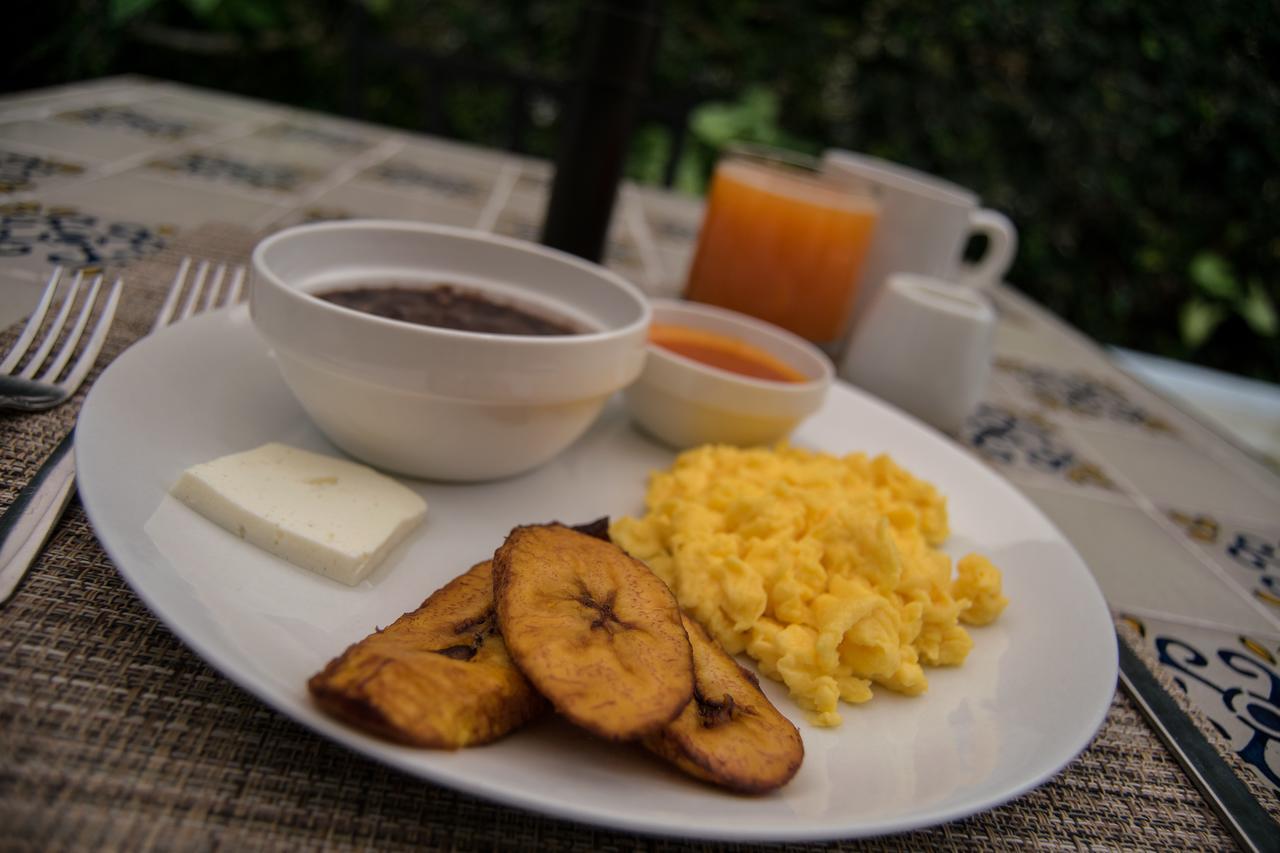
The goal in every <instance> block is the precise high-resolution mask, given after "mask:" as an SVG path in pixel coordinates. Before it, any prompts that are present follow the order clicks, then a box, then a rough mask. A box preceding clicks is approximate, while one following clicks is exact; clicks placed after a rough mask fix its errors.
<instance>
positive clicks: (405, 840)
mask: <svg viewBox="0 0 1280 853" xmlns="http://www.w3.org/2000/svg"><path fill="white" fill-rule="evenodd" d="M253 239H254V238H253V235H252V234H250V233H249V232H247V231H244V230H243V229H239V228H235V227H213V228H206V229H201V230H200V231H198V232H194V233H192V234H190V235H187V236H186V237H184V238H182V239H180V240H179V241H178V242H176V243H175V245H174V246H173V247H172V248H171V249H169V250H166V251H165V252H163V253H161V254H160V255H157V256H156V257H154V258H152V259H150V260H148V261H145V262H140V263H137V264H135V265H133V266H131V267H130V268H129V269H128V270H127V277H126V281H127V283H128V289H127V294H126V299H125V302H124V303H123V304H122V307H121V315H120V321H119V322H118V323H117V326H116V329H115V331H114V332H113V335H112V338H111V340H110V342H109V346H108V348H107V349H108V352H109V353H110V355H112V356H114V355H115V354H118V353H119V352H120V351H122V350H123V349H124V347H126V346H127V345H128V344H129V343H130V342H132V340H134V339H136V338H137V337H139V336H140V335H142V334H144V333H145V332H146V331H147V329H148V328H149V327H150V323H151V318H152V316H154V313H155V311H156V309H157V308H158V306H159V304H160V302H161V301H162V298H163V295H164V293H165V291H166V289H167V287H168V284H169V281H170V280H171V279H172V276H173V272H174V270H175V268H176V266H177V260H178V258H179V257H180V256H181V255H182V254H187V253H190V254H194V255H197V256H200V257H211V258H214V259H229V260H243V259H244V257H246V256H247V253H248V250H249V247H250V246H251V245H252V243H253ZM13 334H14V332H13V330H9V331H8V332H7V333H6V334H5V335H3V336H0V345H3V344H7V342H8V339H11V338H12V336H13ZM102 363H105V359H104V360H103V362H102ZM78 405H79V404H78V401H77V402H73V403H72V404H69V405H67V406H63V407H61V408H60V409H58V410H55V411H54V412H52V413H45V414H42V415H35V416H20V417H19V416H8V417H5V418H3V419H0V439H2V440H3V463H2V464H3V474H4V479H3V481H2V484H0V502H2V503H3V505H6V506H7V505H8V503H9V502H11V501H12V499H13V496H14V495H15V494H16V492H17V490H18V489H19V488H20V487H21V485H22V484H24V483H25V482H26V480H27V479H29V477H30V476H31V475H32V474H33V473H34V471H35V469H36V468H37V467H38V465H39V464H40V461H41V460H42V459H43V458H44V456H45V455H47V453H48V452H49V450H51V449H52V447H53V446H54V445H55V444H56V443H57V441H58V440H59V439H60V438H61V436H62V435H63V434H65V431H66V429H67V428H69V426H70V423H71V421H72V420H73V418H74V415H75V412H76V410H77V409H78ZM1139 651H1140V649H1139ZM1197 720H1198V722H1199V723H1200V724H1201V726H1202V728H1204V729H1206V731H1207V733H1210V734H1212V729H1211V727H1209V726H1208V724H1207V723H1205V722H1204V721H1203V720H1201V719H1199V718H1198V715H1197ZM1215 737H1216V735H1215ZM1217 743H1218V744H1219V748H1220V749H1223V751H1224V754H1227V755H1228V758H1229V759H1234V758H1235V756H1232V755H1230V754H1229V750H1226V749H1225V747H1224V745H1222V744H1221V741H1220V740H1218V741H1217ZM1233 766H1236V767H1237V768H1238V772H1239V768H1240V767H1241V765H1240V764H1239V762H1238V760H1237V761H1235V762H1234V765H1233ZM1241 775H1242V777H1245V776H1247V774H1244V773H1242V774H1241ZM1255 790H1257V788H1255ZM1271 802H1272V804H1274V802H1275V801H1274V798H1272V801H1271ZM1273 814H1275V812H1274V811H1273ZM0 827H2V829H0V848H5V849H30V850H57V849H77V850H90V849H92V850H98V849H113V848H116V849H118V848H127V849H152V848H160V849H191V848H194V849H203V848H214V847H226V848H230V849H240V848H252V849H272V848H279V849H290V850H293V849H310V848H325V849H369V848H376V849H379V850H398V849H411V848H412V849H422V848H426V849H457V850H476V849H531V848H537V849H551V850H613V849H619V850H620V849H636V848H651V849H669V848H675V847H680V848H682V849H683V848H690V849H706V850H712V849H752V848H747V847H741V846H737V845H730V846H724V845H712V844H695V845H690V844H687V843H683V842H678V841H670V840H663V839H651V838H646V837H642V836H637V835H628V834H618V833H613V832H609V831H604V830H597V829H593V828H591V827H587V826H583V825H580V824H575V823H569V822H564V821H559V820H553V819H550V818H546V817H542V816H539V815H535V814H530V813H527V812H523V811H519V810H515V809H511V808H507V807H503V806H498V805H494V804H490V803H487V802H485V801H481V800H478V799H475V798H473V797H470V796H467V795H464V794H460V793H457V792H455V791H452V790H450V789H447V788H441V787H437V786H434V785H431V784H429V783H426V782H422V781H419V780H416V779H411V778H409V777H406V776H404V775H401V774H400V773H398V772H397V771H394V770H390V769H387V768H385V767H383V766H381V765H378V764H375V763H373V762H371V761H369V760H367V759H364V758H362V757H360V756H357V755H355V754H354V753H351V752H348V751H347V750H345V749H343V748H341V747H338V746H336V745H334V744H332V743H330V742H328V741H326V740H324V739H322V738H319V737H317V736H315V735H313V734H311V732H310V731H309V730H307V729H304V728H302V727H300V726H298V725H296V724H295V723H293V722H292V721H290V720H288V719H287V718H285V717H282V716H281V715H279V714H277V713H275V712H274V711H272V710H270V709H269V708H267V707H266V706H264V705H263V704H262V703H261V702H259V701H258V700H256V699H254V698H253V697H251V696H249V695H248V694H246V693H244V692H243V691H241V690H240V689H239V688H238V687H236V686H235V685H233V684H232V683H231V682H229V681H227V680H226V679H225V678H223V677H222V676H220V675H219V674H218V673H216V672H214V671H213V670H211V669H210V668H209V667H208V666H206V665H205V664H204V663H203V662H202V661H201V660H200V659H199V658H197V657H196V656H195V655H194V654H193V653H192V652H190V651H189V650H187V648H186V647H185V646H183V645H182V644H181V643H180V642H179V641H178V640H177V639H176V638H175V637H173V635H172V634H170V633H169V631H168V630H167V629H166V628H165V627H164V626H163V625H161V624H160V623H159V622H158V621H157V620H156V618H155V617H154V616H153V615H152V614H151V613H150V612H148V611H147V609H146V608H145V606H144V605H143V604H142V603H141V602H140V601H139V600H138V598H137V597H136V596H135V595H134V594H133V592H132V591H131V590H130V589H129V588H128V587H127V586H126V585H125V584H124V582H123V581H122V580H121V578H120V576H119V574H118V573H117V572H116V570H115V568H114V567H113V566H112V564H111V562H110V560H109V559H108V558H107V556H106V555H105V554H104V553H103V551H102V549H101V547H100V546H99V545H98V542H97V540H96V538H95V537H94V535H93V532H92V530H91V529H90V528H89V525H88V522H87V520H86V518H85V515H84V513H83V511H82V509H81V507H80V505H79V502H78V501H75V500H73V501H72V504H71V506H70V507H69V509H68V511H67V513H66V515H65V516H64V518H63V520H62V521H61V522H60V523H59V525H58V527H57V528H56V529H55V531H54V535H53V537H52V538H51V540H50V542H49V544H48V545H47V546H46V548H45V550H44V551H43V552H42V553H41V555H40V557H39V558H38V559H37V561H36V563H35V565H34V566H33V567H32V570H31V573H30V574H29V575H28V577H27V578H26V579H25V580H24V581H23V583H22V584H21V585H20V586H19V588H18V590H17V592H16V593H15V595H14V598H13V599H11V600H10V601H9V603H8V604H6V605H4V606H3V608H2V609H0ZM979 846H980V847H982V848H990V849H1006V848H1020V847H1027V846H1035V847H1037V848H1042V849H1050V850H1057V849H1062V850H1068V849H1070V850H1075V849H1078V848H1081V847H1106V848H1156V847H1160V848H1166V847H1176V848H1183V849H1225V848H1230V847H1232V846H1233V845H1232V841H1231V839H1230V836H1228V835H1227V833H1226V830H1225V829H1224V828H1223V826H1222V824H1221V823H1220V822H1219V820H1218V819H1217V817H1216V816H1215V815H1214V814H1213V812H1212V811H1211V810H1210V809H1209V808H1208V806H1207V805H1206V804H1205V802H1204V801H1203V799H1202V798H1201V797H1200V795H1199V793H1198V792H1197V791H1196V790H1195V788H1194V787H1193V786H1192V785H1191V783H1190V782H1189V781H1188V779H1187V777H1186V776H1185V775H1184V774H1183V772H1182V770H1181V768H1180V767H1179V766H1178V765H1177V764H1176V763H1175V761H1174V760H1173V758H1172V757H1171V755H1170V754H1169V753H1168V752H1167V750H1166V749H1165V748H1164V746H1163V745H1162V744H1161V743H1160V742H1159V741H1158V740H1157V738H1156V737H1155V735H1154V734H1153V732H1152V731H1151V729H1150V728H1148V726H1147V725H1146V724H1145V722H1144V721H1143V720H1142V718H1141V717H1140V715H1139V714H1138V713H1137V711H1136V710H1135V709H1134V707H1133V706H1132V705H1131V704H1130V702H1129V701H1128V700H1127V699H1126V698H1125V697H1124V696H1123V695H1120V694H1117V696H1116V697H1115V698H1114V699H1113V702H1112V706H1111V709H1110V712H1109V714H1108V716H1107V719H1106V721H1105V723H1104V725H1103V727H1102V729H1101V730H1100V731H1099V733H1098V736H1097V737H1096V739H1095V740H1094V742H1093V743H1092V745H1091V746H1090V747H1089V748H1088V749H1087V750H1086V751H1085V752H1084V753H1082V754H1081V755H1080V756H1079V757H1078V758H1077V759H1076V760H1075V761H1073V762H1072V763H1071V764H1070V765H1069V766H1068V767H1067V768H1066V769H1065V770H1064V771H1063V772H1062V773H1061V774H1059V775H1058V776H1057V777H1056V778H1055V779H1053V780H1052V781H1050V782H1048V783H1047V784H1045V785H1043V786H1041V787H1040V788H1038V789H1036V790H1035V791H1033V792H1031V793H1029V794H1027V795H1025V796H1023V797H1021V798H1019V799H1017V800H1015V801H1014V802H1012V803H1009V804H1007V805H1005V806H1003V807H1000V808H997V809H994V810H992V811H989V812H986V813H984V814H981V815H977V816H975V817H972V818H969V819H967V820H961V821H956V822H953V823H950V824H947V825H944V826H941V827H936V828H934V829H931V830H927V831H921V832H916V833H912V834H909V835H904V836H897V837H892V838H886V839H873V840H871V841H869V842H864V843H862V844H854V843H847V844H835V845H824V846H787V847H783V848H778V847H769V848H762V849H774V850H776V849H788V850H800V849H846V848H847V849H853V848H857V849H869V850H900V849H911V850H944V849H955V848H970V847H979Z"/></svg>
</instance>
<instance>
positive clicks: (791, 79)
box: [0, 0, 1280, 381]
mask: <svg viewBox="0 0 1280 853" xmlns="http://www.w3.org/2000/svg"><path fill="white" fill-rule="evenodd" d="M351 2H362V3H363V6H362V8H363V9H365V10H366V11H367V12H368V14H369V17H370V20H371V22H372V26H373V27H374V28H375V29H376V30H380V31H382V32H384V33H387V34H391V35H394V37H395V38H396V39H397V40H399V41H404V42H410V43H414V44H418V45H421V46H423V47H425V48H428V49H429V50H431V51H432V52H434V53H436V54H438V55H441V56H447V57H452V58H454V59H461V60H466V61H468V62H472V63H474V64H475V65H477V66H479V65H489V66H499V67H502V68H506V69H509V70H512V71H515V72H517V73H528V74H535V75H539V76H543V77H549V78H553V79H567V78H569V77H570V76H571V75H572V73H573V71H574V59H575V57H576V56H577V55H578V52H579V51H578V49H577V46H578V32H577V27H578V22H579V20H580V17H581V14H580V13H581V11H582V7H583V5H584V4H583V3H582V2H570V0H530V1H529V2H518V1H517V0H509V2H501V0H477V2H463V0H441V2H425V0H351ZM16 5H17V6H18V7H24V6H25V7H27V11H28V12H29V16H28V17H27V19H28V20H31V21H33V22H36V28H35V29H34V30H29V32H34V33H35V36H34V37H24V38H23V39H22V40H20V42H19V44H18V46H17V48H16V50H15V51H13V52H12V53H11V54H10V55H9V56H8V57H7V58H6V60H4V62H5V63H6V64H7V65H9V66H11V67H7V68H6V67H5V66H3V65H0V69H3V72H4V73H3V74H2V75H0V79H3V81H4V84H3V85H4V86H5V87H6V88H11V89H19V88H27V87H30V86H36V85H43V84H49V83H54V82H59V81H62V80H67V79H75V78H78V77H83V76H90V75H96V74H103V73H115V72H120V71H138V72H142V73H149V74H155V75H157V76H163V77H167V78H170V79H179V80H189V81H191V82H195V83H199V84H203V85H210V86H215V87H219V88H224V89H233V90H238V91H242V92H246V93H248V94H253V95H257V96H259V97H266V98H270V99H275V100H280V101H285V102H291V103H296V104H300V105H303V106H308V107H313V108H318V109H322V110H329V111H335V112H337V111H342V110H343V109H344V108H345V107H346V106H347V104H348V101H347V99H346V97H345V94H344V91H345V90H344V84H345V80H346V79H347V77H346V71H347V66H346V63H347V62H348V60H349V53H348V52H347V43H346V35H347V33H348V32H349V21H350V18H349V15H350V11H351V10H350V6H349V3H348V2H344V0H274V2H273V1H272V0H48V2H44V3H39V4H37V3H33V2H23V0H20V2H18V3H17V4H16ZM21 16H22V15H21V13H20V17H21ZM157 24H158V25H162V26H165V27H180V28H184V29H187V30H194V31H198V32H209V33H220V34H223V35H229V36H233V37H234V40H235V41H236V43H238V44H239V47H238V48H236V49H234V50H231V51H227V50H223V51H221V52H218V51H212V50H211V51H210V52H209V53H208V54H207V55H205V56H197V55H193V54H192V53H191V51H190V50H185V51H183V50H173V49H168V50H166V47H165V44H164V37H163V32H161V33H159V34H157V33H156V32H154V31H149V30H148V27H150V28H151V30H154V29H155V27H154V25H157ZM1278 57H1280V6H1278V5H1277V4H1276V3H1275V2H1274V0H1232V2H1225V0H1209V2H1204V3H1198V4H1179V3H1152V2H1149V0H1096V2H1083V0H1041V2H1036V3H1028V2H1025V0H954V2H951V3H929V2H922V0H855V2H847V3H837V2H817V0H811V2H801V1H800V0H792V2H788V3H780V2H759V0H690V2H675V1H674V0H670V2H667V3H666V4H665V9H664V26H663V31H662V36H661V41H660V46H659V50H658V55H657V57H656V62H655V67H654V71H653V80H652V84H651V93H652V94H653V95H654V96H655V97H657V98H663V97H670V96H672V95H674V94H687V93H690V92H692V93H700V94H703V95H705V98H706V104H705V105H704V106H703V107H702V108H700V109H699V110H697V111H696V112H695V113H694V114H693V116H692V118H691V121H690V129H691V134H692V140H691V142H690V144H689V145H687V146H686V150H685V152H684V155H683V156H682V158H681V159H680V163H679V168H678V170H677V185H678V186H679V187H680V188H682V189H685V190H688V191H694V192H696V191H699V190H700V189H701V187H702V186H703V184H704V182H705V180H706V176H707V174H708V173H709V169H710V166H711V164H712V163H713V162H714V158H715V153H716V151H717V149H718V148H719V147H720V146H722V145H723V144H724V143H725V142H726V141H728V140H729V139H733V138H742V139H753V140H756V141H762V142H769V143H772V144H777V145H784V146H788V147H792V148H797V149H800V150H810V151H817V150H820V149H821V148H822V147H824V146H828V145H831V146H838V147H843V148H851V149H855V150H861V151H867V152H870V153H873V154H877V155H880V156H883V157H887V158H890V159H893V160H898V161H901V162H904V163H907V164H910V165H912V166H915V167H918V168H921V169H925V170H927V171H930V172H934V173H936V174H939V175H943V176H945V177H947V178H950V179H952V180H954V181H956V182H958V183H961V184H964V185H966V186H969V187H971V188H973V189H975V190H976V191H978V192H979V193H980V194H981V195H982V196H983V199H984V202H985V203H986V204H988V205H990V206H993V207H996V208H999V209H1001V210H1003V211H1005V212H1006V213H1008V214H1009V215H1010V217H1011V218H1012V219H1013V220H1014V221H1015V222H1016V223H1017V225H1018V228H1019V232H1020V235H1021V247H1020V249H1019V253H1018V258H1017V261H1016V263H1015V265H1014V268H1013V270H1012V271H1011V273H1010V276H1009V278H1010V280H1011V281H1012V282H1013V283H1015V284H1016V285H1017V286H1018V287H1020V288H1021V289H1023V290H1024V291H1026V292H1027V293H1029V294H1030V295H1032V296H1033V297H1034V298H1036V299H1037V300H1039V301H1041V302H1042V303H1044V304H1046V305H1047V306H1049V307H1050V308H1051V309H1053V310H1054V311H1057V312H1058V313H1060V314H1062V315H1063V316H1065V317H1066V318H1068V319H1069V320H1070V321H1071V322H1072V323H1074V324H1075V325H1076V326H1078V327H1079V328H1081V329H1082V330H1084V331H1085V332H1086V333H1088V334H1089V335H1091V336H1093V337H1095V338H1097V339H1099V340H1101V341H1104V342H1108V343H1116V344H1121V345H1124V346H1129V347H1133V348H1135V349H1139V350H1144V351H1148V352H1154V353H1159V354H1162V355H1166V356H1169V357H1173V358H1181V359H1191V360H1195V361H1198V362H1201V363H1204V364H1207V365H1210V366H1214V367H1218V368H1221V369H1225V370H1230V371H1233V372H1236V373H1241V374H1245V375H1251V376H1255V377H1259V378H1264V379H1269V380H1271V381H1280V338H1277V336H1276V333H1277V329H1276V326H1277V323H1276V311H1275V306H1276V304H1277V303H1280V227H1278V223H1280V59H1278ZM361 95H362V99H363V101H364V103H365V104H366V106H367V108H368V115H369V117H370V118H371V119H373V120H376V121H381V122H386V123H392V124H399V125H403V126H407V127H415V126H419V125H420V123H421V122H422V118H423V115H424V113H425V112H426V111H428V110H434V111H436V113H435V114H436V115H437V116H439V117H441V118H442V119H443V122H444V124H445V125H447V126H448V128H449V129H450V131H451V132H452V133H454V134H456V135H459V136H463V137H465V138H469V139H473V140H475V141H478V142H482V143H486V144H501V143H502V141H503V128H504V122H506V121H507V120H508V117H509V109H508V107H509V105H510V104H509V101H508V98H509V97H510V93H509V92H507V91H506V90H505V89H504V88H503V87H502V86H500V85H496V84H493V83H492V82H489V83H486V82H484V81H483V80H482V81H478V82H472V83H469V84H467V85H464V86H461V87H457V88H455V89H451V90H448V91H443V90H440V89H439V88H438V87H435V88H433V84H430V83H427V82H425V81H424V80H423V79H422V75H421V74H420V73H417V69H415V68H414V67H413V66H412V64H411V63H404V62H395V63H390V64H389V66H388V67H383V68H381V69H379V70H378V71H377V73H374V69H373V68H372V67H371V68H370V73H369V75H368V82H367V87H366V91H364V92H362V93H361ZM559 114H560V113H559V110H558V108H557V105H556V104H555V103H554V101H553V99H550V98H544V99H541V100H538V101H536V102H535V105H534V109H533V111H532V114H531V116H529V134H528V141H527V145H528V147H529V148H530V149H531V150H532V151H533V152H534V153H542V154H550V153H551V152H552V151H553V150H554V144H555V136H556V130H557V129H558V126H559ZM671 144H672V140H671V139H670V136H669V134H668V133H666V132H665V131H664V130H663V129H661V128H660V127H658V126H657V125H650V126H646V127H643V128H641V129H640V130H639V131H638V132H637V134H636V138H635V142H634V145H633V151H632V156H631V160H630V164H629V171H630V173H631V174H632V176H633V177H635V178H637V179H640V180H650V181H654V180H658V179H659V178H660V176H661V174H662V164H663V163H664V162H665V158H666V156H667V153H668V152H669V151H670V146H671Z"/></svg>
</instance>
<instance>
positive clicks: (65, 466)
mask: <svg viewBox="0 0 1280 853" xmlns="http://www.w3.org/2000/svg"><path fill="white" fill-rule="evenodd" d="M191 266H192V261H191V259H190V258H183V259H182V263H181V264H180V265H179V266H178V272H177V274H176V275H175V276H174V277H173V283H172V284H170V285H169V293H168V295H167V296H166V297H165V301H164V305H162V306H161V308H160V312H159V313H158V314H157V315H156V321H155V323H154V324H153V325H152V327H151V331H152V332H154V331H155V330H156V329H159V328H161V327H163V326H167V325H170V324H173V323H177V322H180V321H182V320H185V319H187V318H188V317H191V316H192V315H194V314H197V313H199V312H201V311H206V310H209V309H211V308H220V307H223V306H225V305H234V304H235V303H236V302H239V301H240V296H241V292H242V290H243V287H244V267H235V268H234V269H232V270H231V278H230V283H229V285H228V286H227V287H225V288H224V287H223V283H224V282H225V281H226V280H227V271H228V268H227V266H226V264H218V265H217V266H213V265H211V264H210V263H209V262H208V261H201V262H200V263H199V264H197V265H196V272H195V276H194V278H193V279H192V280H191V282H190V284H188V283H187V276H188V273H190V271H191ZM118 289H119V282H117V283H116V290H117V291H118ZM184 292H185V298H184V296H183V294H184ZM115 296H117V297H118V293H117V294H115ZM179 304H181V308H179ZM45 308H47V306H45ZM37 310H43V309H37ZM112 310H114V303H113V305H112ZM28 325H29V324H28ZM23 335H24V337H25V335H26V332H25V330H24V332H23ZM104 336H105V333H104ZM24 346H25V344H24ZM6 363H7V362H6ZM90 363H92V361H90ZM78 364H79V362H77V365H78ZM86 372H87V368H86ZM83 378H84V377H83V376H81V377H80V380H83ZM72 435H74V433H68V434H67V437H66V438H64V439H63V440H62V442H61V443H60V444H59V445H58V446H57V447H56V448H55V449H54V451H53V453H52V454H50V456H49V458H48V459H47V460H46V461H45V463H44V465H42V466H41V468H40V470H39V471H37V472H36V475H35V477H33V478H32V480H31V482H30V483H28V484H27V486H26V488H24V489H23V490H22V492H21V493H20V494H19V495H18V498H17V500H15V501H14V502H13V505H12V506H10V507H9V510H8V512H6V513H5V514H4V516H3V517H2V518H0V604H3V603H4V602H5V601H7V600H8V599H9V596H10V595H12V594H13V590H14V587H16V586H17V584H18V581H20V580H21V579H22V577H23V575H25V574H26V573H27V569H28V568H30V566H31V563H32V562H33V561H34V560H35V556H36V554H37V553H39V551H40V548H41V547H42V546H43V545H44V542H45V540H46V539H47V538H48V536H49V533H50V531H52V530H53V526H54V524H56V523H57V521H58V519H59V518H60V517H61V516H62V511H63V510H64V509H65V508H66V506H67V502H68V501H69V500H70V498H71V486H72V484H73V482H74V480H75V473H76V468H75V457H74V456H73V455H72V454H71V453H70V450H71V444H72Z"/></svg>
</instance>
